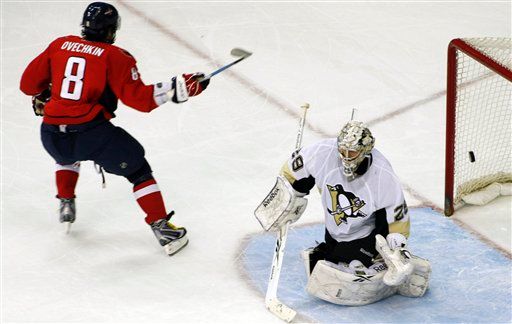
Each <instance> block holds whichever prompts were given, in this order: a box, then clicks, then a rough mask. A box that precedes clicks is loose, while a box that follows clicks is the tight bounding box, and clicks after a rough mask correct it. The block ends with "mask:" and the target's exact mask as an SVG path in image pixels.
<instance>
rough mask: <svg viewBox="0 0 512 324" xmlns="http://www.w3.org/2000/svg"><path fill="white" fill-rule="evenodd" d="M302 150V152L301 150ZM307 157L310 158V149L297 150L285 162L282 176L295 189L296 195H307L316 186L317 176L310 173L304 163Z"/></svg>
mask: <svg viewBox="0 0 512 324" xmlns="http://www.w3.org/2000/svg"><path fill="white" fill-rule="evenodd" d="M301 151H302V152H301ZM305 158H308V150H307V149H304V150H297V151H295V152H293V154H292V156H291V157H290V158H289V159H288V160H287V161H286V162H285V163H284V164H283V166H282V168H281V172H280V174H281V176H283V177H284V178H285V179H286V180H287V181H288V182H289V183H290V185H291V187H292V188H293V189H294V190H295V192H296V193H295V195H296V196H305V195H307V194H309V191H310V190H311V189H312V188H313V187H314V186H315V178H313V176H312V175H311V174H310V173H309V171H308V170H307V167H306V166H305V165H304V161H305Z"/></svg>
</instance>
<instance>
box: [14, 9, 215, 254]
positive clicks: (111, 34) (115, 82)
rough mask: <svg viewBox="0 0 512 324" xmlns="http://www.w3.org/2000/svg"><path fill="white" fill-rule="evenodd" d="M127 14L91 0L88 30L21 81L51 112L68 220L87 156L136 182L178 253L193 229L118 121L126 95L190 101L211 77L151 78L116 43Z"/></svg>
mask: <svg viewBox="0 0 512 324" xmlns="http://www.w3.org/2000/svg"><path fill="white" fill-rule="evenodd" d="M119 26H120V17H119V14H118V12H117V10H116V8H115V7H114V6H112V5H110V4H107V3H103V2H94V3H91V4H89V5H88V6H87V8H86V10H85V12H84V15H83V20H82V37H78V36H65V37H60V38H57V39H56V40H54V41H53V42H51V43H50V45H49V46H48V47H47V48H46V49H45V50H44V51H43V52H42V53H41V54H40V55H39V56H37V57H36V58H35V59H34V60H33V61H32V62H31V63H30V64H29V65H28V66H27V68H26V69H25V72H24V73H23V76H22V78H21V82H20V89H21V91H23V92H24V93H25V94H27V95H30V96H32V106H33V109H34V112H35V114H36V115H39V116H43V123H42V124H41V140H42V143H43V146H44V148H45V149H46V151H47V152H48V153H49V154H50V155H51V156H52V157H53V158H54V159H55V161H56V162H57V170H56V182H57V198H59V199H60V206H61V207H60V222H63V223H66V224H68V226H69V225H70V224H71V223H73V222H74V221H75V218H76V216H75V215H76V210H75V186H76V183H77V180H78V174H79V171H80V161H86V160H91V161H94V162H95V163H97V164H98V165H100V166H101V167H102V168H103V169H105V170H106V171H107V172H109V173H113V174H116V175H120V176H123V177H125V178H126V179H128V180H129V181H130V182H131V183H132V184H133V193H134V196H135V199H136V200H137V203H138V204H139V206H140V207H141V209H142V210H143V211H144V213H145V214H146V218H145V220H146V222H147V223H148V224H149V225H150V226H151V228H152V230H153V232H154V233H155V235H156V237H157V239H158V240H159V243H160V244H161V245H162V246H163V247H164V249H165V251H166V252H167V254H169V255H172V254H174V253H176V252H178V251H179V250H180V249H182V248H183V247H184V246H185V245H186V244H187V243H188V238H187V236H186V234H187V231H186V229H185V228H183V227H177V226H175V225H173V224H172V223H171V222H170V218H171V216H172V215H173V214H174V212H173V211H171V212H170V213H167V211H166V208H165V205H164V202H163V198H162V195H161V193H160V190H159V188H158V185H157V183H156V181H155V179H154V178H153V176H152V170H151V167H150V165H149V163H148V162H147V160H146V159H145V157H144V148H143V147H142V145H141V144H140V143H139V142H138V141H137V140H136V139H135V138H133V137H132V136H131V135H130V134H128V133H127V132H126V131H125V130H124V129H122V128H120V127H116V126H114V125H113V124H112V123H111V122H110V119H111V118H113V117H114V111H115V110H116V108H117V102H118V99H119V100H121V101H122V102H123V103H124V104H125V105H127V106H130V107H132V108H134V109H137V110H139V111H142V112H150V111H152V110H153V109H155V108H157V107H158V106H160V105H162V104H164V103H165V102H167V101H173V102H174V103H177V104H178V103H182V102H185V101H187V100H188V98H189V97H190V96H197V95H199V94H200V93H201V92H202V91H203V90H204V89H205V88H206V87H207V86H208V83H209V80H208V79H206V80H204V79H203V78H202V77H203V76H204V74H202V73H194V74H183V75H180V76H176V77H173V78H172V79H170V80H169V81H168V82H161V83H157V84H153V85H145V84H144V83H143V82H142V80H141V78H140V74H139V72H138V70H137V66H136V61H135V59H134V58H133V56H132V55H130V53H128V52H127V51H125V50H123V49H121V48H119V47H116V46H114V45H112V44H113V43H114V41H115V37H116V31H117V30H118V28H119Z"/></svg>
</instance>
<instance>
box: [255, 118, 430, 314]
mask: <svg viewBox="0 0 512 324" xmlns="http://www.w3.org/2000/svg"><path fill="white" fill-rule="evenodd" d="M374 143H375V139H374V137H373V136H372V134H371V132H370V130H369V129H368V128H367V127H366V126H365V125H364V124H363V123H361V122H358V121H350V122H348V123H347V124H346V125H345V126H344V127H343V128H342V130H341V132H340V134H339V136H338V137H337V138H330V139H325V140H322V141H320V142H317V143H315V144H313V145H310V146H307V147H304V148H302V149H299V150H297V151H295V152H294V153H293V154H292V156H291V158H290V159H289V160H288V161H287V162H286V163H285V164H284V166H283V168H282V170H281V175H280V177H278V181H277V183H276V186H275V187H274V189H273V190H272V191H271V193H270V194H269V196H267V198H265V200H264V201H263V203H262V205H260V209H265V211H264V212H260V213H259V215H258V214H257V217H258V219H259V221H260V222H261V224H262V226H263V227H264V228H265V229H266V230H272V229H278V228H279V227H280V226H283V225H284V224H285V223H286V222H289V223H293V222H295V221H296V220H297V219H298V218H299V217H300V216H301V214H302V213H303V211H304V209H305V206H306V203H307V201H306V199H305V198H303V197H304V196H305V195H307V194H309V191H310V190H311V189H312V188H313V187H314V186H315V185H316V186H317V188H318V190H319V191H320V193H321V198H322V205H323V208H324V214H325V226H326V230H325V242H322V243H320V244H319V245H318V246H316V247H314V248H310V249H307V250H305V251H303V253H302V254H303V258H304V261H305V265H306V271H307V273H308V275H309V280H308V287H307V290H308V292H309V293H310V294H312V295H314V296H317V297H319V298H322V299H324V300H327V301H329V302H332V303H336V304H341V305H365V304H369V303H373V302H376V301H378V300H380V299H383V298H386V297H388V296H390V295H392V294H395V293H397V292H398V293H400V294H401V295H404V296H409V297H420V296H422V295H423V294H424V293H425V291H426V289H427V286H428V280H429V277H430V272H431V267H430V264H429V262H428V261H427V260H424V259H421V258H419V257H416V256H413V255H411V254H410V253H409V251H408V250H407V249H406V243H407V237H409V225H410V223H409V215H408V214H407V204H406V202H405V199H404V195H403V192H402V189H401V186H400V183H399V180H398V178H397V177H396V175H395V173H394V172H393V169H392V168H391V165H390V163H389V162H388V160H387V159H386V158H385V157H384V156H383V155H382V154H381V153H380V152H379V151H378V150H377V149H375V148H374ZM283 192H286V194H283ZM278 193H279V194H278ZM276 195H278V197H276V198H274V196H276ZM279 195H281V196H280V197H279ZM283 206H285V207H283Z"/></svg>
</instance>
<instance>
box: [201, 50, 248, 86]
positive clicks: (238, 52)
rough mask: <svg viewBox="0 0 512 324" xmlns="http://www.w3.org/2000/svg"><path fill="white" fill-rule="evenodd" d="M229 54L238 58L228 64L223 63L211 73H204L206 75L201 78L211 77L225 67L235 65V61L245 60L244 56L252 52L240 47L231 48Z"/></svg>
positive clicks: (246, 56)
mask: <svg viewBox="0 0 512 324" xmlns="http://www.w3.org/2000/svg"><path fill="white" fill-rule="evenodd" d="M231 55H232V56H235V57H238V59H237V60H235V61H233V62H231V63H229V64H226V65H224V66H222V67H220V68H218V69H217V70H215V71H213V72H212V73H210V74H208V75H206V76H205V77H204V78H202V79H201V80H206V79H209V78H211V77H212V76H214V75H217V74H219V73H220V72H222V71H224V70H226V69H228V68H230V67H232V66H233V65H235V64H237V63H240V62H241V61H243V60H245V59H246V58H248V57H249V56H251V55H252V53H251V52H248V51H246V50H244V49H241V48H233V49H232V50H231Z"/></svg>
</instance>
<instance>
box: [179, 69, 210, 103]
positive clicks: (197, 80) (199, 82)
mask: <svg viewBox="0 0 512 324" xmlns="http://www.w3.org/2000/svg"><path fill="white" fill-rule="evenodd" d="M204 76H205V75H204V73H201V72H196V73H193V74H183V78H184V79H185V84H186V86H187V91H188V95H189V96H190V97H194V96H197V95H199V94H200V93H201V92H203V90H204V89H206V88H207V87H208V85H209V84H210V79H205V78H204Z"/></svg>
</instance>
